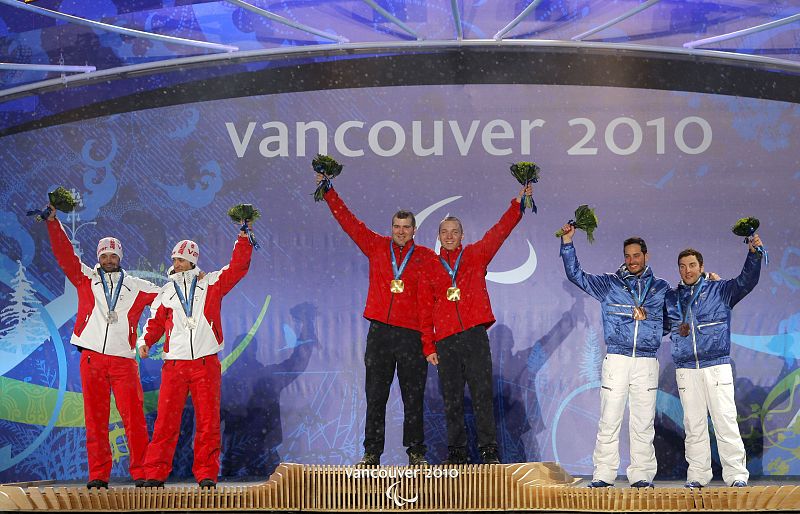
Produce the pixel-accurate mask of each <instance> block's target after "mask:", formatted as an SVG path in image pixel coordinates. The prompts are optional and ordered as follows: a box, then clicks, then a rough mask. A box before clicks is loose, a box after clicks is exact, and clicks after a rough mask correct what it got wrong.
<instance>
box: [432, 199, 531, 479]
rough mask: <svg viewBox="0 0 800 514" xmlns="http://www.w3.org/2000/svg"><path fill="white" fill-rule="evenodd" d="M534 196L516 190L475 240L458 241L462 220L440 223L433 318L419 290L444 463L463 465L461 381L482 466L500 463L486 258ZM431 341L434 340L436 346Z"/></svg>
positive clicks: (509, 231) (447, 220) (463, 434)
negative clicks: (442, 423) (438, 395)
mask: <svg viewBox="0 0 800 514" xmlns="http://www.w3.org/2000/svg"><path fill="white" fill-rule="evenodd" d="M524 194H533V186H531V185H528V186H527V187H523V188H522V189H521V190H520V194H519V196H518V197H517V198H515V199H514V200H512V201H511V205H510V206H509V208H508V209H507V210H506V212H505V213H504V214H503V216H502V217H501V218H500V221H498V222H497V224H495V226H493V227H492V228H490V229H489V231H488V232H486V234H485V235H484V236H483V237H482V238H481V239H480V241H477V242H475V243H472V244H470V245H468V246H466V247H463V246H462V245H461V242H462V240H463V238H464V231H463V227H462V226H461V221H460V220H459V219H458V218H456V217H454V216H448V217H446V218H445V219H444V220H442V222H441V223H439V242H440V243H441V244H442V249H441V251H440V252H439V259H437V261H436V262H434V263H433V264H430V265H429V268H428V269H427V270H426V271H425V275H426V277H427V280H426V282H425V284H424V286H423V287H427V288H429V295H427V298H432V300H433V306H432V315H431V317H432V324H433V335H431V326H430V321H431V319H430V318H429V317H428V316H425V315H424V313H425V312H426V311H427V310H428V309H427V303H429V302H428V301H427V300H425V298H426V295H424V294H421V295H420V297H421V299H422V300H421V301H422V306H421V312H423V321H422V323H423V353H424V354H425V357H426V358H427V360H428V362H430V363H431V364H434V365H437V366H438V370H439V384H440V388H441V390H442V397H443V398H444V409H445V418H446V419H447V447H448V457H447V461H446V463H447V464H466V463H467V451H466V446H467V433H466V430H465V427H464V384H465V383H466V384H468V385H469V391H470V395H471V396H472V407H473V411H474V412H475V421H476V425H477V431H478V447H479V449H480V453H481V458H482V459H483V462H484V463H486V464H498V463H499V462H500V460H499V458H498V456H497V435H496V428H495V421H494V411H493V408H492V355H491V352H490V350H489V336H488V335H487V333H486V330H487V329H488V328H489V327H490V326H491V325H492V324H493V323H494V321H495V319H494V314H493V313H492V306H491V304H490V302H489V293H488V291H487V289H486V273H487V267H488V265H489V262H491V260H492V259H493V258H494V256H495V254H496V253H497V252H498V250H500V247H501V246H502V244H503V242H504V241H505V240H506V238H507V237H508V236H509V234H510V233H511V231H512V230H513V229H514V227H515V226H517V223H519V220H520V219H522V211H521V210H520V199H521V198H522V196H523V195H524ZM433 341H436V343H435V344H434V342H433Z"/></svg>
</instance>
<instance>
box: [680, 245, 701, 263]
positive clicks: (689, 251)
mask: <svg viewBox="0 0 800 514" xmlns="http://www.w3.org/2000/svg"><path fill="white" fill-rule="evenodd" d="M692 255H694V256H695V257H697V262H698V263H699V264H700V266H702V265H703V254H702V253H700V252H698V251H697V250H695V249H694V248H687V249H686V250H683V251H682V252H681V253H679V254H678V264H680V263H681V259H683V258H684V257H691V256H692Z"/></svg>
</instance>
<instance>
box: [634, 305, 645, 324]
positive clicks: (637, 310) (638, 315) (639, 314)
mask: <svg viewBox="0 0 800 514" xmlns="http://www.w3.org/2000/svg"><path fill="white" fill-rule="evenodd" d="M633 319H635V320H638V321H644V320H646V319H647V311H646V310H644V307H642V306H638V305H637V306H636V307H634V308H633Z"/></svg>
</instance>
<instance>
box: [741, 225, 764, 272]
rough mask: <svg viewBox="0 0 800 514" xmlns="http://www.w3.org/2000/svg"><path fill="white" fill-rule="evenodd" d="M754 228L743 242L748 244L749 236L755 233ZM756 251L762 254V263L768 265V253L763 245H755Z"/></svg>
mask: <svg viewBox="0 0 800 514" xmlns="http://www.w3.org/2000/svg"><path fill="white" fill-rule="evenodd" d="M755 233H756V231H755V229H751V230H750V235H749V236H747V237H745V238H744V244H750V238H751V237H753V234H755ZM756 251H757V252H758V253H760V254H761V255H763V256H764V265H765V266H769V254H768V253H767V249H766V248H764V246H756Z"/></svg>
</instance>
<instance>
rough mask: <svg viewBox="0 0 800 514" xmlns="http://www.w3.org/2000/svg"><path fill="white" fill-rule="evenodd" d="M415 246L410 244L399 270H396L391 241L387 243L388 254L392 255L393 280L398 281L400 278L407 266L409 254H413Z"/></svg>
mask: <svg viewBox="0 0 800 514" xmlns="http://www.w3.org/2000/svg"><path fill="white" fill-rule="evenodd" d="M415 247H416V246H415V245H414V243H413V242H412V243H411V248H410V249H409V250H408V253H407V254H406V257H405V259H403V262H402V263H401V264H400V268H399V269H398V268H397V258H396V257H395V256H394V247H393V246H392V241H389V253H390V254H392V271H393V272H394V279H395V280H399V279H400V276H401V275H402V274H403V271H404V270H405V269H406V265H407V264H408V260H409V259H410V258H411V254H412V253H414V248H415Z"/></svg>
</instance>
